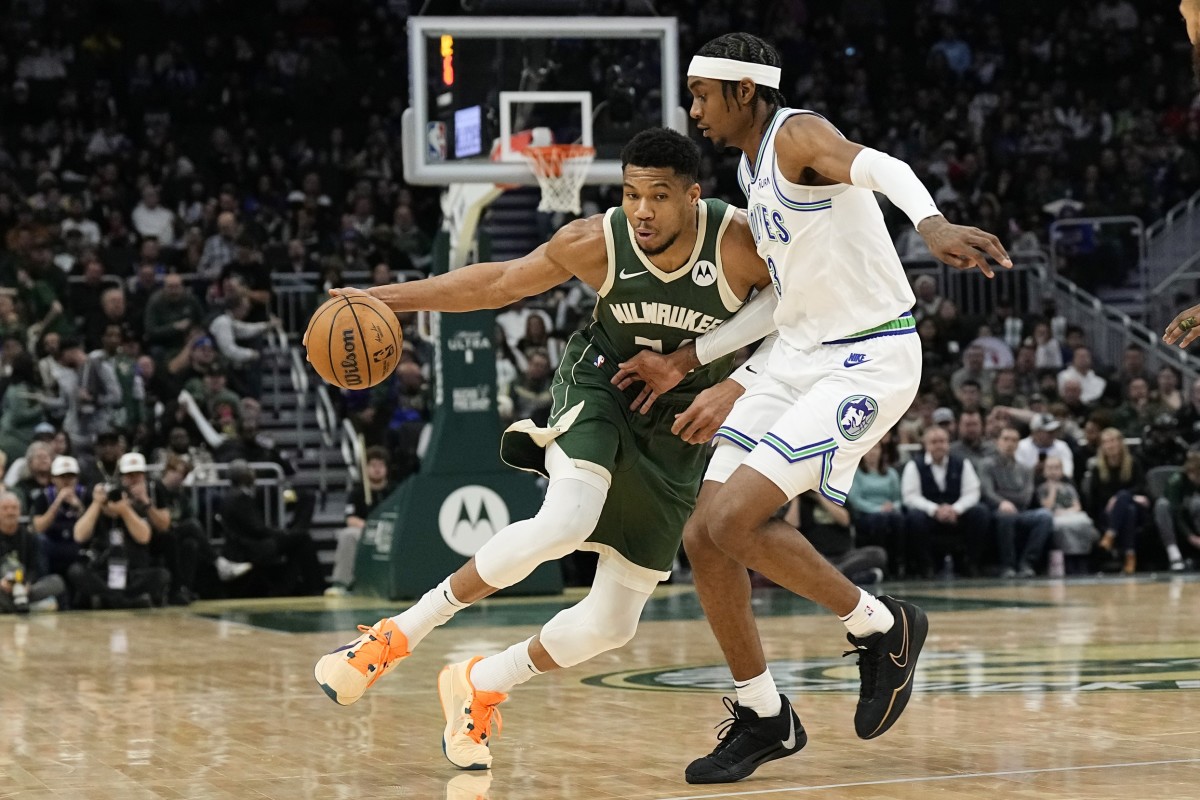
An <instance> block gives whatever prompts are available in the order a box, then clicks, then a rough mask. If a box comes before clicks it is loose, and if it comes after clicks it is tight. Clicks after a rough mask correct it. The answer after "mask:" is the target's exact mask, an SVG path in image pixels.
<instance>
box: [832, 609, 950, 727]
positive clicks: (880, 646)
mask: <svg viewBox="0 0 1200 800" xmlns="http://www.w3.org/2000/svg"><path fill="white" fill-rule="evenodd" d="M879 602H881V603H883V604H884V605H885V606H887V608H888V610H889V611H891V612H892V616H894V617H895V618H896V624H895V625H893V626H892V629H891V630H890V631H887V632H886V633H873V634H871V635H870V636H867V637H866V638H864V639H859V638H857V637H855V636H854V635H853V634H846V638H847V639H849V640H850V644H852V645H854V649H853V650H850V651H847V652H846V653H845V654H844V655H851V654H855V653H857V654H858V676H859V679H860V680H861V681H862V687H861V688H860V690H859V694H858V709H857V710H856V711H855V712H854V732H855V733H857V734H858V737H859V738H860V739H874V738H875V737H876V736H879V735H880V734H883V733H886V732H887V730H888V728H890V727H892V725H894V724H895V723H896V720H898V719H899V718H900V714H901V713H902V712H903V711H904V707H905V706H906V705H908V698H909V696H910V695H911V694H912V687H913V674H914V673H915V672H916V670H917V657H918V656H919V655H921V647H922V646H923V645H924V644H925V635H926V634H927V633H929V620H928V618H926V616H925V612H924V611H922V610H921V609H919V608H917V607H916V606H914V605H913V604H912V603H906V602H904V601H903V600H896V599H895V598H893V597H880V598H879Z"/></svg>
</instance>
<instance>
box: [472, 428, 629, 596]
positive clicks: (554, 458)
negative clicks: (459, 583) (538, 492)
mask: <svg viewBox="0 0 1200 800" xmlns="http://www.w3.org/2000/svg"><path fill="white" fill-rule="evenodd" d="M546 468H547V471H548V472H549V474H550V486H549V488H548V489H547V490H546V499H545V500H543V501H542V507H541V508H540V509H539V510H538V513H537V515H536V516H534V517H533V518H532V519H527V520H522V521H520V522H514V523H513V524H511V525H509V526H507V527H505V528H503V529H502V530H500V531H498V532H497V533H496V535H495V536H493V537H492V538H491V539H489V540H488V541H487V542H486V543H485V544H484V545H483V547H481V548H479V552H477V553H476V554H475V569H476V570H477V571H478V572H479V577H480V578H482V579H483V582H484V583H486V584H487V585H488V586H494V587H495V588H497V589H503V588H504V587H506V586H512V585H513V584H514V583H517V582H518V581H520V580H522V579H524V578H525V577H526V576H527V575H529V573H530V572H533V569H534V567H536V566H537V565H538V564H541V563H542V562H545V561H552V560H554V559H556V558H562V557H563V556H565V555H567V554H568V553H573V552H575V550H577V549H579V545H581V544H583V542H584V540H585V539H587V537H588V536H590V535H591V533H592V531H593V530H594V529H595V527H596V522H597V521H598V520H599V519H600V512H601V510H603V508H604V500H605V498H606V497H607V496H608V486H609V477H608V472H607V470H604V469H603V468H601V467H597V466H596V465H593V464H586V463H585V464H582V465H581V464H579V463H577V462H575V461H573V460H572V459H571V458H570V457H568V456H567V454H566V453H564V452H563V450H562V448H560V447H559V446H558V445H556V444H553V443H552V444H551V445H550V446H549V447H548V448H546Z"/></svg>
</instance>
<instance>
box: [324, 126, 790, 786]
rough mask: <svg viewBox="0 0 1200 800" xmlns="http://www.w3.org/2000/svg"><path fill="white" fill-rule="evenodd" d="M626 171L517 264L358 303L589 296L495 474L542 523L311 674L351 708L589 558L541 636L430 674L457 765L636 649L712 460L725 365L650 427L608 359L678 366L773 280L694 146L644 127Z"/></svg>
mask: <svg viewBox="0 0 1200 800" xmlns="http://www.w3.org/2000/svg"><path fill="white" fill-rule="evenodd" d="M621 161H622V165H623V180H624V185H623V188H624V198H623V200H622V204H621V207H620V208H612V209H610V210H609V211H608V212H607V213H605V214H603V215H597V216H594V217H591V218H589V219H584V220H579V221H576V222H572V223H570V224H569V225H567V226H565V227H564V228H562V229H561V230H559V231H558V232H557V233H556V234H555V235H554V236H553V238H551V240H550V241H549V242H548V243H546V244H544V245H542V246H541V247H539V248H538V249H537V250H535V251H534V252H532V253H531V254H529V255H528V256H525V257H524V258H519V259H516V260H514V261H510V262H506V263H483V264H473V265H471V266H467V267H463V268H462V269H457V270H454V271H452V272H450V273H448V274H445V275H439V276H437V277H433V278H429V279H428V280H421V281H414V282H410V283H403V284H396V285H392V286H382V287H377V288H374V289H371V290H369V291H370V293H371V294H372V295H374V296H376V297H378V298H380V299H382V300H383V301H384V302H386V303H387V304H388V306H389V307H391V308H392V309H393V310H395V311H398V312H399V311H416V310H432V311H451V312H452V311H471V310H476V309H481V308H499V307H502V306H505V305H508V304H510V303H512V302H515V301H516V300H519V299H521V298H523V297H528V296H530V295H536V294H540V293H541V292H544V291H547V290H548V289H550V288H552V287H554V286H557V285H559V284H561V283H563V282H565V281H567V280H569V279H570V278H572V277H577V278H579V279H580V280H582V281H583V282H584V283H586V284H588V285H589V286H591V287H592V288H594V289H595V290H596V291H597V293H598V295H599V299H598V300H597V302H596V309H595V312H594V314H593V319H592V322H591V324H589V325H588V326H587V327H586V328H585V329H583V330H581V331H579V332H577V333H575V334H574V335H573V336H572V337H571V339H570V341H569V342H568V343H567V346H566V348H565V352H564V355H563V359H562V361H561V362H560V363H559V365H558V371H557V373H556V375H555V378H554V382H553V384H552V387H551V393H552V395H553V398H554V405H553V408H552V410H551V414H550V419H549V424H548V427H545V428H538V427H535V426H534V424H533V423H532V422H531V421H529V420H525V421H523V422H519V423H516V424H515V425H513V426H511V427H510V428H509V429H508V430H507V431H506V432H505V434H504V437H503V440H502V442H501V450H500V452H501V457H502V458H503V459H504V460H505V461H506V462H507V463H509V464H510V465H512V466H515V467H517V468H520V469H526V470H531V471H535V472H538V473H541V474H543V475H545V476H547V477H548V478H549V481H550V483H549V488H548V489H547V492H546V499H545V502H544V503H543V505H542V507H541V509H540V510H539V511H538V513H537V515H536V516H535V517H533V518H532V519H528V520H523V521H520V522H516V523H514V524H512V525H509V526H507V527H505V528H504V529H502V530H500V531H499V532H497V533H496V535H495V536H494V537H493V538H492V539H491V540H489V541H488V542H487V543H486V544H485V545H484V546H483V547H482V548H480V550H479V552H478V553H476V555H475V556H474V558H472V559H471V560H470V561H469V562H468V563H467V564H466V565H464V566H463V567H462V568H461V569H459V570H458V571H457V572H455V573H454V574H453V575H451V576H450V577H449V578H447V579H446V580H444V581H442V582H441V583H440V584H439V585H438V586H437V587H435V588H434V589H432V590H430V591H429V592H428V593H427V594H426V595H425V596H424V597H422V598H421V599H420V600H419V601H418V602H417V603H416V605H414V606H413V607H411V608H409V609H408V610H406V611H404V612H403V613H402V614H399V615H397V616H395V617H391V618H385V619H382V620H380V621H379V622H378V623H377V624H376V625H374V626H371V627H366V626H361V627H360V630H361V631H363V635H362V636H359V637H358V638H357V639H356V640H354V641H352V642H350V643H348V644H346V645H345V646H343V647H340V648H338V649H337V650H334V651H333V652H332V653H329V654H328V655H326V656H324V657H322V658H321V660H320V661H319V662H318V663H317V666H316V669H315V675H316V679H317V682H318V683H319V684H320V685H321V687H322V688H323V689H324V691H325V692H326V693H327V694H328V695H329V696H330V697H331V698H332V699H333V700H335V701H336V702H338V703H341V704H342V705H348V704H350V703H353V702H354V701H356V700H357V699H358V698H359V697H360V696H362V694H363V692H365V691H366V689H367V688H368V687H370V686H371V685H372V684H374V682H375V681H377V680H378V679H379V678H380V677H382V676H383V675H384V674H386V673H387V672H388V671H389V670H391V669H392V668H393V667H394V666H395V665H396V664H397V662H399V661H400V660H401V659H403V658H404V657H406V656H407V655H409V653H411V651H412V650H413V648H415V647H416V646H417V645H418V644H419V643H420V641H421V640H422V639H423V638H424V637H425V636H426V635H427V634H429V633H430V632H431V631H432V630H433V628H435V627H436V626H438V625H441V624H443V623H445V622H446V621H448V620H449V619H450V618H451V617H452V616H453V615H454V614H455V612H457V611H459V610H460V609H462V608H465V607H466V606H468V605H470V604H471V603H474V602H476V601H477V600H480V599H482V598H484V597H487V596H488V595H490V594H492V593H493V592H495V591H497V590H498V589H501V588H504V587H506V586H511V585H513V584H515V583H517V582H518V581H520V580H522V579H523V578H525V577H526V576H527V575H529V573H530V572H532V571H533V569H534V567H536V566H537V565H538V564H541V563H542V562H544V561H549V560H551V559H557V558H561V557H562V556H565V555H567V554H568V553H571V552H573V551H575V550H579V549H586V550H593V551H597V552H599V554H600V560H599V565H598V567H597V570H596V578H595V581H594V583H593V585H592V588H591V591H590V592H589V593H588V595H587V596H586V597H585V598H584V599H583V600H582V601H580V602H579V603H578V604H577V605H575V606H573V607H571V608H568V609H566V610H564V611H562V612H560V613H559V614H558V615H557V616H555V617H554V618H553V619H552V620H550V621H549V622H548V623H546V625H545V626H544V627H543V628H542V629H541V632H540V633H539V634H538V635H537V636H534V637H532V638H531V639H529V640H527V641H523V642H520V643H518V644H515V645H513V646H512V647H510V648H509V649H508V650H505V651H504V652H501V653H499V654H497V655H493V656H490V657H487V658H473V659H470V660H468V661H465V662H462V663H459V664H452V665H450V666H448V667H446V668H445V669H444V670H443V671H442V673H441V675H440V676H439V678H438V688H439V693H440V695H441V701H442V709H443V711H444V712H445V716H446V728H445V731H444V734H443V742H442V743H443V749H444V752H445V754H446V757H447V758H448V759H449V760H450V761H451V762H452V763H453V764H455V765H456V766H458V767H460V768H462V769H486V768H488V767H490V766H491V763H492V756H491V752H490V749H489V744H490V738H491V734H492V731H493V724H494V723H495V722H496V721H497V720H498V714H497V711H496V706H497V705H499V703H501V702H502V701H503V700H505V699H506V697H507V693H508V692H509V691H510V690H511V689H512V688H513V687H514V686H516V685H517V684H519V683H523V682H524V681H527V680H529V679H530V678H532V677H533V676H534V675H538V674H541V673H543V672H546V671H548V670H552V669H559V668H562V667H570V666H574V665H575V664H579V663H582V662H583V661H586V660H588V659H590V658H593V657H594V656H597V655H599V654H600V653H603V652H605V651H607V650H612V649H614V648H617V647H620V646H622V645H624V644H625V643H626V642H628V641H629V640H630V639H631V638H632V637H633V634H634V631H635V629H636V627H637V621H638V618H639V617H640V615H641V612H642V608H643V606H644V605H645V603H646V601H647V600H648V599H649V597H650V594H651V593H652V592H653V591H654V587H655V586H656V585H657V584H658V582H660V581H662V580H664V579H666V578H667V577H668V575H669V570H670V568H671V563H672V561H673V559H674V557H675V554H676V551H677V550H678V548H679V543H680V540H681V537H682V532H683V524H684V522H685V521H686V519H687V517H688V515H689V514H690V512H691V510H692V508H693V505H694V503H695V499H696V493H697V490H698V489H699V485H700V479H701V475H702V472H703V468H704V462H705V456H706V452H705V451H706V449H707V448H706V447H705V446H704V445H703V444H690V443H689V442H695V441H701V442H703V441H707V440H708V439H709V438H710V437H711V436H712V434H713V433H714V432H715V430H716V428H717V426H718V425H719V424H720V422H721V421H722V420H723V419H724V416H725V413H726V412H728V410H729V408H730V407H731V406H732V404H733V401H734V399H736V397H738V396H740V395H741V393H742V388H741V386H740V385H739V384H738V383H736V382H735V381H733V380H726V378H727V376H728V375H729V373H730V366H731V363H730V359H728V358H726V359H723V360H720V361H719V362H716V363H713V364H711V365H708V366H706V367H704V368H702V369H698V370H696V371H694V372H693V373H691V374H690V375H689V376H688V377H687V379H685V380H684V381H683V382H682V383H680V384H679V385H678V386H677V387H676V388H675V389H674V390H673V391H671V392H670V393H669V394H667V395H663V396H662V397H661V398H659V399H658V401H657V402H656V403H655V405H654V409H653V412H652V413H650V414H647V415H645V416H643V415H641V414H638V413H635V412H633V411H632V410H631V401H633V400H634V399H635V397H636V396H638V392H636V391H633V390H630V391H629V392H628V393H626V392H622V391H620V390H617V389H616V388H615V387H613V386H612V384H611V379H612V377H613V376H614V375H615V374H616V371H617V364H618V363H620V362H621V361H623V360H626V359H628V358H630V357H631V356H632V355H633V354H635V353H636V352H638V351H639V350H643V349H651V350H654V351H657V352H665V353H670V352H673V351H674V350H675V349H676V348H677V347H680V346H681V345H682V344H684V343H686V342H688V341H690V340H691V339H693V338H695V337H697V336H699V335H701V334H703V333H704V332H705V331H708V330H712V329H713V328H715V327H717V326H718V325H719V324H720V323H721V322H723V321H724V320H726V319H728V318H729V317H731V316H732V315H733V314H734V312H735V311H737V309H738V308H739V307H740V306H741V305H742V302H743V300H745V299H746V297H747V296H748V295H749V294H750V292H751V290H752V289H754V288H763V287H765V286H767V285H768V284H769V283H770V276H769V274H768V272H767V269H766V266H765V264H764V262H763V261H762V260H761V259H759V257H758V255H757V254H756V253H755V250H754V240H753V237H752V236H751V232H750V228H749V225H748V222H747V219H746V216H745V214H743V213H741V212H739V211H737V210H735V209H734V208H732V207H731V206H728V205H727V204H725V203H723V202H721V201H718V200H702V199H701V198H700V186H699V185H698V184H697V182H696V178H697V172H698V169H699V163H700V154H699V149H698V148H697V146H696V145H695V144H694V143H693V142H691V141H690V140H689V139H687V138H686V137H685V136H682V135H680V134H678V133H675V132H673V131H670V130H666V129H661V128H660V129H653V130H649V131H645V132H643V133H640V134H638V135H637V136H635V137H634V138H633V139H632V140H631V141H630V142H629V144H628V145H627V146H626V147H625V149H624V150H623V152H622V153H621ZM357 292H358V290H354V289H339V290H335V291H334V293H335V294H337V293H341V294H355V293H357ZM673 425H674V426H676V428H677V430H679V431H680V433H681V434H682V435H681V436H675V435H673V434H672V433H671V428H672V426H673Z"/></svg>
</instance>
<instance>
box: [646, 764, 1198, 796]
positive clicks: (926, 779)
mask: <svg viewBox="0 0 1200 800" xmlns="http://www.w3.org/2000/svg"><path fill="white" fill-rule="evenodd" d="M1197 763H1200V758H1175V759H1170V760H1166V761H1128V762H1125V763H1123V764H1085V765H1083V766H1078V767H1046V768H1044V769H1012V770H1005V771H1004V772H968V773H963V774H961V775H928V776H926V777H923V778H920V777H918V778H889V779H887V780H882V781H859V782H857V783H828V784H825V785H823V786H783V787H780V788H778V789H754V790H751V791H747V792H725V793H723V794H690V795H686V796H683V797H663V798H659V800H713V798H719V797H751V796H754V795H764V794H780V793H781V792H816V791H821V790H824V789H850V788H853V787H855V786H886V785H888V784H893V783H927V782H930V781H954V780H961V779H963V778H1000V777H1003V776H1005V775H1039V774H1042V773H1048V772H1076V771H1080V770H1085V769H1120V768H1122V767H1157V766H1162V765H1164V764H1197Z"/></svg>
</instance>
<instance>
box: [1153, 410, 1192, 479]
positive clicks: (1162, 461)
mask: <svg viewBox="0 0 1200 800" xmlns="http://www.w3.org/2000/svg"><path fill="white" fill-rule="evenodd" d="M1187 452H1188V445H1187V442H1185V441H1184V440H1183V438H1182V437H1181V436H1180V435H1179V423H1178V422H1177V421H1176V420H1175V417H1173V416H1172V415H1170V414H1167V413H1161V414H1158V415H1157V416H1156V417H1154V420H1153V421H1152V422H1151V423H1150V425H1149V426H1147V427H1146V428H1145V429H1144V430H1143V431H1142V465H1143V466H1144V467H1145V468H1146V469H1154V468H1155V467H1178V466H1179V465H1180V464H1182V463H1183V460H1184V458H1186V457H1187Z"/></svg>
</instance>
